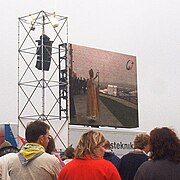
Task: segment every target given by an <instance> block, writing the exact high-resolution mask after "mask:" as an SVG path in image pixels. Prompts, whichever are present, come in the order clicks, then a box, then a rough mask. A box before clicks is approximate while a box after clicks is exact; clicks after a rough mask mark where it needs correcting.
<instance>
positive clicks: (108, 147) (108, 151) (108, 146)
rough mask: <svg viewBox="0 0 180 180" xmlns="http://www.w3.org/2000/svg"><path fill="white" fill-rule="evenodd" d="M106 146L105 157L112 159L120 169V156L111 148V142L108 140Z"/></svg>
mask: <svg viewBox="0 0 180 180" xmlns="http://www.w3.org/2000/svg"><path fill="white" fill-rule="evenodd" d="M104 148H105V152H104V159H106V160H108V161H111V162H112V163H113V164H114V166H115V167H116V168H117V169H118V164H119V161H120V158H119V157H118V156H116V155H115V154H114V152H113V151H112V149H111V144H110V142H109V141H108V140H106V142H105V145H104Z"/></svg>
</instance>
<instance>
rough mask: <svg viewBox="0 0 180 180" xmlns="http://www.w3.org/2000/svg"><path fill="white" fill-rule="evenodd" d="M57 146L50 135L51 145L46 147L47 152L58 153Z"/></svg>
mask: <svg viewBox="0 0 180 180" xmlns="http://www.w3.org/2000/svg"><path fill="white" fill-rule="evenodd" d="M56 151H57V150H56V145H55V141H54V139H53V137H52V136H51V135H49V143H48V145H47V147H46V152H47V153H49V154H51V153H52V152H56Z"/></svg>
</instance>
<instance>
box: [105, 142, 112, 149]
mask: <svg viewBox="0 0 180 180" xmlns="http://www.w3.org/2000/svg"><path fill="white" fill-rule="evenodd" d="M104 148H105V149H107V150H109V149H111V144H110V142H109V141H108V140H106V141H105V144H104Z"/></svg>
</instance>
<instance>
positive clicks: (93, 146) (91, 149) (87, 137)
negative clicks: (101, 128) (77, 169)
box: [75, 130, 105, 159]
mask: <svg viewBox="0 0 180 180" xmlns="http://www.w3.org/2000/svg"><path fill="white" fill-rule="evenodd" d="M104 143H105V138H104V136H103V134H102V133H101V132H97V131H93V130H90V131H88V132H86V133H84V134H83V135H82V136H81V139H80V141H79V143H78V145H77V147H76V152H75V158H78V159H86V158H87V157H86V155H90V156H91V157H92V158H93V159H98V158H100V157H99V156H98V152H97V149H98V148H99V147H101V146H103V145H104Z"/></svg>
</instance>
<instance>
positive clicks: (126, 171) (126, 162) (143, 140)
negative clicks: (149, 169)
mask: <svg viewBox="0 0 180 180" xmlns="http://www.w3.org/2000/svg"><path fill="white" fill-rule="evenodd" d="M149 144H150V136H149V135H148V134H146V133H140V134H137V135H136V137H135V139H134V150H133V151H131V152H129V153H128V154H125V155H124V156H123V157H122V158H121V160H120V163H119V167H118V170H119V172H120V174H121V178H122V180H132V179H134V176H135V173H136V171H137V169H138V168H139V166H140V165H141V164H142V163H143V162H145V161H147V160H148V158H149V157H148V155H147V153H148V152H149V150H150V145H149Z"/></svg>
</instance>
